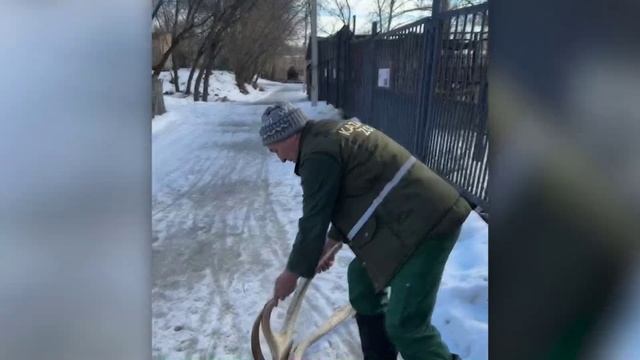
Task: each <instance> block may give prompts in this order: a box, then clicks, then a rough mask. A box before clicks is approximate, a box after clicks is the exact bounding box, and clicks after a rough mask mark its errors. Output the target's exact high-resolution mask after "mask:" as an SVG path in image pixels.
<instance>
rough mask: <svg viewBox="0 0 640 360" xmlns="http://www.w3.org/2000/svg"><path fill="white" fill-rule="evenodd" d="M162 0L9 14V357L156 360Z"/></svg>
mask: <svg viewBox="0 0 640 360" xmlns="http://www.w3.org/2000/svg"><path fill="white" fill-rule="evenodd" d="M151 5H152V4H151V1H124V0H114V1H100V2H98V1H84V0H67V1H36V2H32V1H18V0H8V1H3V3H2V12H0V34H2V36H1V37H0V49H1V50H0V53H1V55H0V71H1V72H2V75H3V76H2V82H0V172H1V173H2V175H1V176H0V359H150V358H151V349H150V347H151V335H150V313H151V310H150V275H149V274H150V175H151V174H150V169H151V166H150V163H151V156H150V154H151V151H150V144H151V141H150V128H151V126H150V118H151V114H150V109H151V103H150V85H151V82H150V62H151V50H150V49H151V35H150V33H151V30H150V29H151V12H152V8H151Z"/></svg>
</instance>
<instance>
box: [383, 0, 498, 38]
mask: <svg viewBox="0 0 640 360" xmlns="http://www.w3.org/2000/svg"><path fill="white" fill-rule="evenodd" d="M483 1H486V0H441V1H440V6H441V9H440V11H446V10H449V9H456V8H460V7H464V6H471V5H475V4H479V3H481V2H483ZM432 3H433V2H432V0H376V2H375V9H374V11H373V13H372V14H371V18H372V20H373V21H377V22H378V24H379V26H380V31H381V32H386V31H390V30H392V29H394V28H395V27H396V26H397V25H398V24H397V21H396V20H399V19H402V18H406V15H416V16H417V17H420V16H428V15H430V14H431V13H432V10H433V8H432ZM394 21H395V22H394Z"/></svg>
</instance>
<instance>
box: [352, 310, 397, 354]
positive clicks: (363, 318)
mask: <svg viewBox="0 0 640 360" xmlns="http://www.w3.org/2000/svg"><path fill="white" fill-rule="evenodd" d="M356 322H357V323H358V331H359V332H360V343H361V344H362V354H363V355H364V360H396V359H397V358H398V351H396V347H395V346H393V344H392V343H391V341H390V340H389V337H388V336H387V331H386V330H385V328H384V314H379V315H361V314H356Z"/></svg>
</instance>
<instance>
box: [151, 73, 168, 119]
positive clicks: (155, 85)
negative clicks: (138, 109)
mask: <svg viewBox="0 0 640 360" xmlns="http://www.w3.org/2000/svg"><path fill="white" fill-rule="evenodd" d="M151 81H152V85H151V88H152V92H151V113H152V115H153V116H156V115H162V114H164V113H165V112H167V109H166V108H165V106H164V97H163V96H162V80H160V79H159V78H158V77H157V76H152V77H151Z"/></svg>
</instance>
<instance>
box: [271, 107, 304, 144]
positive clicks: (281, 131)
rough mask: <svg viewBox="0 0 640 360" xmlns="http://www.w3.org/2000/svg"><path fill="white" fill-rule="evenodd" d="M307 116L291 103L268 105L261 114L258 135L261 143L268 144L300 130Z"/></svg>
mask: <svg viewBox="0 0 640 360" xmlns="http://www.w3.org/2000/svg"><path fill="white" fill-rule="evenodd" d="M307 121H308V119H307V117H306V116H305V115H304V114H303V113H302V111H300V109H298V108H297V107H295V106H293V105H291V103H277V104H275V105H274V106H269V107H268V108H267V110H265V111H264V113H263V114H262V126H261V127H260V137H262V144H263V145H265V146H266V145H269V144H273V143H276V142H278V141H282V140H285V139H286V138H288V137H290V136H291V135H293V134H295V133H297V132H299V131H301V130H302V128H303V127H304V125H305V124H306V123H307Z"/></svg>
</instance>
